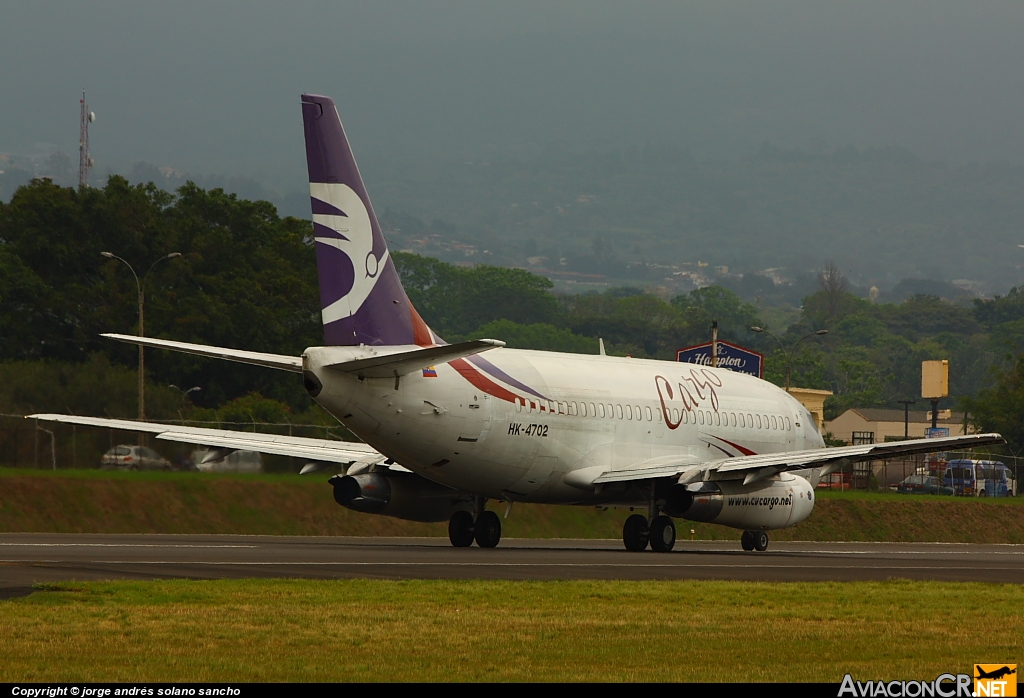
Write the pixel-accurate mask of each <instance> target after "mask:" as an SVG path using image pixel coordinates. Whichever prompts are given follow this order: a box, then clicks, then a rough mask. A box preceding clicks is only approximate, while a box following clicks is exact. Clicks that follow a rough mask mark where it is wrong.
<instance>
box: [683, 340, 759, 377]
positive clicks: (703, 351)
mask: <svg viewBox="0 0 1024 698" xmlns="http://www.w3.org/2000/svg"><path fill="white" fill-rule="evenodd" d="M676 361H682V362H684V363H689V364H699V365H701V366H710V365H711V363H712V362H711V342H708V343H707V344H698V345H697V346H693V347H686V348H685V349H680V350H679V351H677V352H676ZM718 366H719V368H727V369H729V370H730V371H736V372H737V373H749V374H750V375H752V376H757V377H758V378H760V377H761V373H762V371H763V370H764V355H763V354H758V353H757V352H756V351H751V350H750V349H744V348H743V347H740V346H737V345H735V344H730V343H729V342H723V341H721V340H719V342H718Z"/></svg>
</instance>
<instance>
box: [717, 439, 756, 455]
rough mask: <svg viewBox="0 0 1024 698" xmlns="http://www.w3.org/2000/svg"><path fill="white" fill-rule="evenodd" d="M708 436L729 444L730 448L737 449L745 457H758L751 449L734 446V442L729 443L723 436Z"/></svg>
mask: <svg viewBox="0 0 1024 698" xmlns="http://www.w3.org/2000/svg"><path fill="white" fill-rule="evenodd" d="M708 436H710V437H712V438H715V439H718V440H719V441H722V442H724V443H727V444H729V445H730V446H732V447H733V448H735V449H736V450H737V451H739V452H740V453H742V454H743V455H745V456H756V455H757V454H756V453H754V452H753V451H751V450H750V449H749V448H743V447H742V446H740V445H739V444H734V443H733V442H732V441H729V440H727V439H723V438H722V437H721V436H715V435H714V434H708Z"/></svg>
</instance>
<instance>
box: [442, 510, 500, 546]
mask: <svg viewBox="0 0 1024 698" xmlns="http://www.w3.org/2000/svg"><path fill="white" fill-rule="evenodd" d="M448 540H450V541H451V542H452V545H454V546H455V547H456V548H468V547H469V546H471V545H473V541H474V540H475V541H476V544H477V545H479V546H480V547H481V548H493V547H495V546H496V545H498V541H500V540H501V519H499V518H498V515H497V514H495V513H494V512H493V511H486V510H484V511H481V512H480V513H479V514H477V517H476V520H475V521H474V520H473V515H472V514H471V513H469V512H468V511H457V512H455V513H454V514H453V515H452V518H451V520H450V521H449V522H448Z"/></svg>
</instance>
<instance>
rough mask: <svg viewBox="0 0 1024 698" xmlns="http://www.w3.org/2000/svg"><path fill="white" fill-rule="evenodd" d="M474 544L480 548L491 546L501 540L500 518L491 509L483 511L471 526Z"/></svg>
mask: <svg viewBox="0 0 1024 698" xmlns="http://www.w3.org/2000/svg"><path fill="white" fill-rule="evenodd" d="M473 530H474V532H475V533H476V544H477V545H479V546H480V547H481V548H493V547H494V546H496V545H497V544H498V541H500V540H501V519H499V518H498V515H497V514H495V513H494V512H493V511H484V512H482V513H481V514H480V516H478V517H477V519H476V524H475V525H474V526H473Z"/></svg>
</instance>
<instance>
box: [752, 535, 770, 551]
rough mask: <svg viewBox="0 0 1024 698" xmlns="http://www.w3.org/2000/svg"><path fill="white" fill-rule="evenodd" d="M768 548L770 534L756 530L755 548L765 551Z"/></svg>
mask: <svg viewBox="0 0 1024 698" xmlns="http://www.w3.org/2000/svg"><path fill="white" fill-rule="evenodd" d="M767 549H768V534H767V533H765V532H764V531H754V550H756V551H758V552H759V553H763V552H764V551H765V550H767Z"/></svg>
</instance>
